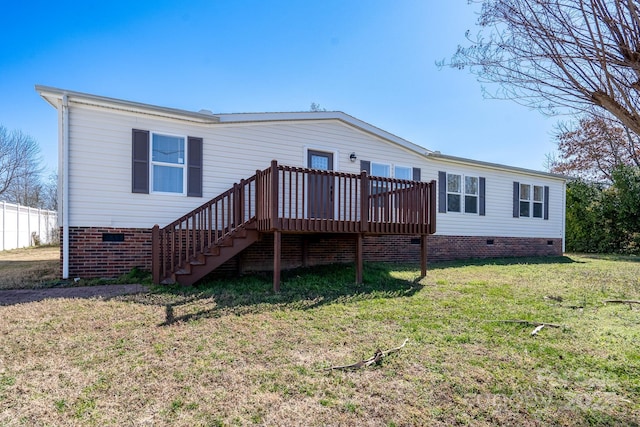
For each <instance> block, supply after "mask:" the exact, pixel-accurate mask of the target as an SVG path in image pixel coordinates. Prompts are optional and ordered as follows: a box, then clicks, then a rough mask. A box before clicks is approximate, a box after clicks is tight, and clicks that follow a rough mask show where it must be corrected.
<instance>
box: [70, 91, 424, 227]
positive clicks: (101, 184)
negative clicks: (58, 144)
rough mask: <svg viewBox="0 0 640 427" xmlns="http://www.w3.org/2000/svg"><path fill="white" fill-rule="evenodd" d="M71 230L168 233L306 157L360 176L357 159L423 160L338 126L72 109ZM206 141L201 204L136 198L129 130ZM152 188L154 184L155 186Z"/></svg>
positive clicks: (160, 197) (301, 164)
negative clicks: (209, 203)
mask: <svg viewBox="0 0 640 427" xmlns="http://www.w3.org/2000/svg"><path fill="white" fill-rule="evenodd" d="M70 110H71V113H70V125H71V127H70V137H71V140H70V151H71V160H70V165H69V174H70V209H69V211H70V214H69V220H70V225H71V226H95V227H98V226H109V227H132V228H135V227H140V228H151V227H152V226H153V225H154V224H159V225H160V226H164V225H166V224H168V223H170V222H171V221H173V220H175V219H176V218H179V217H180V216H182V215H184V214H185V213H187V212H189V211H190V210H192V209H194V208H195V207H197V206H200V205H201V204H202V203H203V202H204V201H206V200H209V199H211V198H213V197H215V196H217V195H218V194H220V193H222V192H224V191H226V190H228V189H229V188H231V187H232V186H233V184H234V183H236V182H239V181H240V179H242V178H249V177H251V176H253V175H254V174H255V172H256V170H263V169H266V168H267V167H269V164H270V162H271V160H272V159H275V160H277V161H278V163H279V164H283V165H291V166H299V167H305V166H306V151H305V150H307V149H315V150H321V151H327V152H332V153H335V158H334V169H335V170H338V171H341V172H347V173H360V172H361V171H360V164H359V162H351V161H350V160H349V155H350V153H352V152H356V153H357V155H358V158H377V159H390V158H393V159H394V161H397V162H398V164H404V165H416V166H419V165H420V164H421V162H422V163H424V161H423V158H422V157H421V156H419V155H417V154H416V153H413V152H411V151H409V150H407V149H405V148H403V147H400V146H397V145H395V144H391V143H389V142H388V141H386V140H383V139H381V138H379V137H376V136H374V135H372V134H369V133H366V132H364V131H361V130H359V129H357V128H354V127H352V126H350V125H347V124H345V123H343V122H341V121H338V120H331V121H328V120H318V121H305V122H291V121H286V122H267V123H220V124H212V125H207V124H198V123H193V122H189V121H181V120H177V119H162V118H157V117H154V116H151V115H144V114H133V113H129V114H127V113H124V112H120V111H116V110H107V109H101V108H98V107H91V106H85V105H78V104H75V103H72V104H71V109H70ZM132 129H148V130H150V131H152V132H155V133H159V134H166V135H196V136H198V137H202V138H203V171H202V174H203V176H202V183H203V194H202V198H189V197H175V194H161V193H155V194H153V193H152V194H136V193H132V192H131V130H132ZM150 184H151V183H150Z"/></svg>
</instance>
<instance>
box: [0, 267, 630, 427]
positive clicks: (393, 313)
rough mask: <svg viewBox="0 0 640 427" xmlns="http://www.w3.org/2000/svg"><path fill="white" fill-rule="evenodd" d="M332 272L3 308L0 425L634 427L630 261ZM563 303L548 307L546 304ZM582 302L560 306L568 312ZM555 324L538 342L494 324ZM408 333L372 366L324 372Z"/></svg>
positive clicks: (519, 328) (515, 328)
mask: <svg viewBox="0 0 640 427" xmlns="http://www.w3.org/2000/svg"><path fill="white" fill-rule="evenodd" d="M365 270H366V272H365V284H364V285H361V286H356V285H353V283H352V281H353V269H352V268H349V267H331V268H324V269H318V270H308V271H304V272H296V273H290V274H286V275H284V280H283V285H282V292H281V293H280V294H273V293H271V292H270V291H269V289H270V280H269V278H268V277H264V278H262V277H259V276H252V277H247V278H244V279H241V280H234V281H218V282H213V283H210V284H206V285H203V286H201V287H199V288H194V289H157V290H155V291H153V292H151V293H149V294H145V295H137V296H127V297H118V298H114V299H111V300H106V301H105V300H50V301H42V302H38V303H30V304H24V305H14V306H7V307H0V316H1V317H2V319H3V322H2V323H1V324H0V425H83V426H84V425H95V426H103V425H104V426H111V425H113V426H116V425H150V426H151V425H153V426H163V425H167V426H169V425H171V426H174V425H177V426H200V425H201V426H210V425H219V426H223V425H224V426H227V425H228V426H234V425H287V426H295V425H304V426H314V425H318V426H320V425H364V426H367V425H371V426H401V425H402V426H404V425H436V426H437V425H442V426H444V425H480V426H483V425H486V426H492V425H525V426H527V425H530V426H538V425H540V426H542V425H567V426H569V425H571V426H573V425H638V423H639V422H640V418H639V416H638V414H639V413H640V403H639V402H640V379H639V377H638V375H637V372H639V370H640V350H639V348H640V328H639V326H640V310H638V309H637V308H635V309H633V310H629V308H628V307H627V306H620V305H617V306H613V305H606V306H604V305H602V303H601V301H602V300H603V299H607V298H617V297H623V296H624V297H628V298H635V299H638V298H639V297H640V282H638V277H640V264H638V263H634V262H630V261H628V260H626V261H621V260H602V259H588V258H582V257H577V256H576V257H571V258H556V259H544V260H540V259H530V260H518V261H514V260H511V261H500V262H496V263H487V262H485V263H476V264H473V263H468V264H446V265H439V266H435V268H433V269H432V270H431V271H430V272H429V275H428V277H427V278H425V279H423V280H422V281H420V282H416V281H415V279H416V278H417V275H418V270H417V269H416V268H415V267H413V266H409V267H389V266H380V265H367V267H366V269H365ZM550 294H552V295H557V296H561V297H563V302H557V301H554V300H549V299H544V296H545V295H550ZM578 303H579V304H580V305H582V306H584V308H583V309H582V311H580V310H578V309H572V308H568V305H578ZM509 318H518V319H528V320H541V321H547V322H553V323H559V324H562V325H563V326H564V328H561V329H544V330H543V331H542V332H541V333H540V334H539V335H538V336H537V337H531V336H530V329H531V328H528V327H527V326H524V325H519V324H504V323H499V322H494V320H496V319H509ZM405 338H409V343H408V344H407V346H406V347H405V348H403V349H402V350H401V351H399V352H397V353H394V354H392V355H389V356H388V357H385V358H384V359H383V361H382V363H381V364H380V365H378V366H373V367H371V368H368V369H360V370H355V371H326V370H324V368H327V367H329V366H332V365H339V364H347V363H352V362H356V361H358V360H361V359H365V358H368V357H370V356H371V355H372V354H373V352H374V351H375V350H376V349H377V348H380V349H382V350H384V349H388V348H392V347H395V346H397V345H399V344H401V343H402V341H403V340H404V339H405Z"/></svg>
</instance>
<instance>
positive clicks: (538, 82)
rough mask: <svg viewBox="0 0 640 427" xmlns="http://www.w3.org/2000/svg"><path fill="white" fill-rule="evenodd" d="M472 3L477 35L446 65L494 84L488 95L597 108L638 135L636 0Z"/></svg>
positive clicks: (551, 107)
mask: <svg viewBox="0 0 640 427" xmlns="http://www.w3.org/2000/svg"><path fill="white" fill-rule="evenodd" d="M470 1H475V0H470ZM477 2H478V3H481V4H482V8H481V11H480V16H479V19H478V25H479V26H480V27H481V29H480V32H479V33H478V35H477V37H475V38H473V39H472V38H471V37H470V36H469V32H467V38H469V40H470V42H471V45H470V46H467V47H463V46H460V47H458V50H457V52H456V53H455V55H454V56H453V58H452V59H451V62H450V63H449V64H447V65H450V66H452V67H455V68H464V67H470V69H471V70H472V72H473V73H475V74H476V75H477V76H478V79H479V80H480V81H481V82H490V83H497V84H498V85H499V89H498V90H497V91H496V92H495V93H493V94H492V95H493V96H496V97H499V98H508V99H514V100H516V101H518V102H520V103H523V104H525V105H528V106H532V107H536V108H539V109H541V110H542V111H545V112H554V111H555V109H556V108H557V107H569V108H570V109H578V110H585V109H588V108H589V107H590V106H596V107H598V108H600V109H604V110H606V111H608V112H609V113H611V114H612V115H613V116H615V117H616V118H617V119H618V120H619V121H620V122H621V123H623V124H624V125H625V126H627V127H628V128H629V130H630V131H632V132H634V133H635V134H637V135H640V114H639V111H638V109H639V108H640V107H639V106H640V5H639V3H638V0H481V1H480V0H478V1H477ZM441 65H444V63H443V64H441Z"/></svg>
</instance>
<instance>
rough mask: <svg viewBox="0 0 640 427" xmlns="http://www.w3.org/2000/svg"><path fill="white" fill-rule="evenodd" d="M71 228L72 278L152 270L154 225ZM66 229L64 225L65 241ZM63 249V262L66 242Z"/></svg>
mask: <svg viewBox="0 0 640 427" xmlns="http://www.w3.org/2000/svg"><path fill="white" fill-rule="evenodd" d="M69 230H70V232H69V277H70V278H75V277H82V278H96V277H105V278H110V277H118V276H120V275H122V274H126V273H128V272H129V271H131V270H132V269H133V268H139V269H142V270H146V271H151V230H150V229H144V228H109V227H99V228H96V227H71V228H70V229H69ZM63 233H64V230H63V229H62V228H60V241H61V242H62V240H63V237H62V236H63ZM105 239H106V241H105ZM120 239H122V241H119V240H120ZM60 251H61V256H60V260H61V262H62V245H60ZM60 271H61V272H62V264H61V265H60Z"/></svg>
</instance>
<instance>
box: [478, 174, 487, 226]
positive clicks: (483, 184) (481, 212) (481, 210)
mask: <svg viewBox="0 0 640 427" xmlns="http://www.w3.org/2000/svg"><path fill="white" fill-rule="evenodd" d="M485 181H486V180H485V179H484V177H482V176H481V177H480V179H479V183H478V184H479V187H480V188H478V190H479V193H480V199H479V200H478V202H479V203H478V204H479V207H478V215H480V216H485V215H486V211H485V207H486V202H485V200H486V198H485V191H486V186H487V184H486V182H485Z"/></svg>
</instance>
